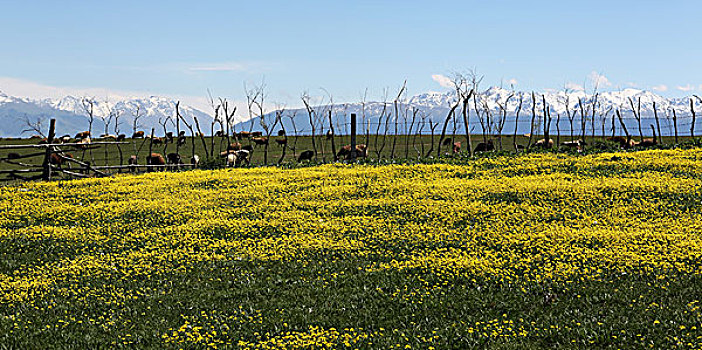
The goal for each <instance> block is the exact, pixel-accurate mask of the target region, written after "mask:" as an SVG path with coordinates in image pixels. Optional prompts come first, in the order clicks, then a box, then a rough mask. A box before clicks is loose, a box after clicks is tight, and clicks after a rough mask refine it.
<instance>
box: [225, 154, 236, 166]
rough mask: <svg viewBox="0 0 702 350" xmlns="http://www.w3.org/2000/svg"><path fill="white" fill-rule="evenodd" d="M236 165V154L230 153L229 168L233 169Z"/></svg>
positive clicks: (228, 158)
mask: <svg viewBox="0 0 702 350" xmlns="http://www.w3.org/2000/svg"><path fill="white" fill-rule="evenodd" d="M234 164H236V154H234V153H228V154H227V167H233V166H234Z"/></svg>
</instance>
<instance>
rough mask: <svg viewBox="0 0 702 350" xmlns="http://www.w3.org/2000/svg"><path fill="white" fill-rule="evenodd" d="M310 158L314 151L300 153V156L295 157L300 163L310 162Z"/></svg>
mask: <svg viewBox="0 0 702 350" xmlns="http://www.w3.org/2000/svg"><path fill="white" fill-rule="evenodd" d="M349 149H351V147H349ZM312 157H314V151H310V150H307V151H304V152H302V153H300V156H299V157H297V161H298V162H302V161H303V160H312Z"/></svg>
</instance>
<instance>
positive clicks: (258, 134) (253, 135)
mask: <svg viewBox="0 0 702 350" xmlns="http://www.w3.org/2000/svg"><path fill="white" fill-rule="evenodd" d="M261 136H263V132H262V131H254V132H252V133H251V137H261Z"/></svg>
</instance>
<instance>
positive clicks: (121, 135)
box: [117, 134, 127, 141]
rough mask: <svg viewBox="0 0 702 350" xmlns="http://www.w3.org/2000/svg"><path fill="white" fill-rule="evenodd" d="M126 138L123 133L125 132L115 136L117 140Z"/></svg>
mask: <svg viewBox="0 0 702 350" xmlns="http://www.w3.org/2000/svg"><path fill="white" fill-rule="evenodd" d="M126 138H127V135H125V134H119V135H118V136H117V141H124V139H126Z"/></svg>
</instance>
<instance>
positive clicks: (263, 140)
mask: <svg viewBox="0 0 702 350" xmlns="http://www.w3.org/2000/svg"><path fill="white" fill-rule="evenodd" d="M251 140H252V141H253V142H254V143H255V144H257V145H267V144H268V138H267V137H254V138H252V139H251Z"/></svg>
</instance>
